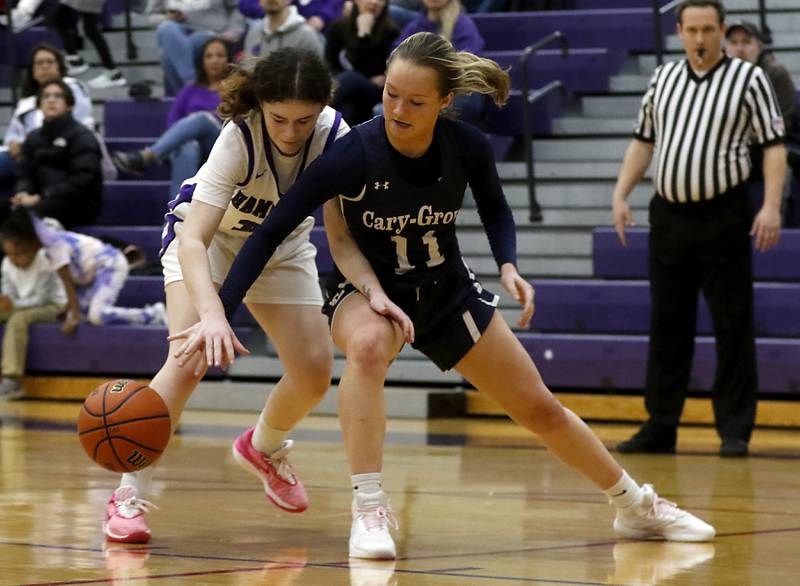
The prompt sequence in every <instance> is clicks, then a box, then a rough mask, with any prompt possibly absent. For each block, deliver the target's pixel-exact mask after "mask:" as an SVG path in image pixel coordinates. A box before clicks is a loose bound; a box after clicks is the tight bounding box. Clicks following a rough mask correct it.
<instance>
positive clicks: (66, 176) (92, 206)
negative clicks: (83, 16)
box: [11, 80, 103, 228]
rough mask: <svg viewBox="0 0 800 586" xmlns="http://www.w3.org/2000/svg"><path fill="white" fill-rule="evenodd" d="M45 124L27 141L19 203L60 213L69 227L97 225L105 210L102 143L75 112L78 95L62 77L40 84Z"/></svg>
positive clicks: (43, 214) (57, 216) (54, 214)
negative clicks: (73, 112)
mask: <svg viewBox="0 0 800 586" xmlns="http://www.w3.org/2000/svg"><path fill="white" fill-rule="evenodd" d="M37 97H38V102H39V108H41V110H42V112H43V113H44V124H43V125H42V127H41V128H38V129H36V130H34V131H33V132H31V133H30V134H29V135H28V137H27V138H26V139H25V143H24V144H23V145H22V161H21V164H20V173H19V178H18V180H17V186H16V194H15V195H14V196H13V197H12V198H11V203H12V204H13V205H21V206H25V207H28V208H31V209H32V210H33V211H35V212H36V213H37V214H38V215H39V216H40V217H50V218H55V219H57V220H58V221H59V222H61V224H63V225H64V227H65V228H72V227H74V226H78V225H84V224H91V223H92V222H94V221H95V219H96V218H97V216H98V214H99V213H100V206H101V200H102V191H103V177H102V172H101V168H100V158H101V155H100V145H99V144H98V142H97V139H96V138H95V137H94V134H92V132H91V131H90V130H89V129H88V128H86V127H85V126H83V125H82V124H80V123H79V122H77V121H76V120H75V119H74V118H73V117H72V107H73V106H74V105H75V96H74V95H73V93H72V90H71V89H70V88H69V86H68V85H67V84H66V83H64V82H63V81H61V80H52V81H48V82H45V83H43V84H42V85H41V87H40V88H39V93H38V96H37Z"/></svg>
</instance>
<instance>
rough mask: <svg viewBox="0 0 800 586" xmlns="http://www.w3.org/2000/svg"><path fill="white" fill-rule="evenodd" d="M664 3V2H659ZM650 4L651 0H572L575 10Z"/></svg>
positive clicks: (634, 6) (632, 6) (637, 6)
mask: <svg viewBox="0 0 800 586" xmlns="http://www.w3.org/2000/svg"><path fill="white" fill-rule="evenodd" d="M661 4H665V2H661ZM644 6H652V2H651V0H574V8H575V10H591V9H595V10H596V9H598V8H642V7H644Z"/></svg>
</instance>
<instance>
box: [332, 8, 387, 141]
mask: <svg viewBox="0 0 800 586" xmlns="http://www.w3.org/2000/svg"><path fill="white" fill-rule="evenodd" d="M398 36H400V29H399V27H398V26H397V25H396V24H395V23H394V21H393V20H392V19H391V17H390V16H389V11H388V9H387V2H386V0H355V2H354V4H353V9H352V10H351V11H350V14H349V15H348V16H344V17H342V18H340V19H338V20H335V21H334V22H333V23H331V26H330V29H329V30H328V42H327V44H326V45H325V56H326V57H327V59H328V64H329V65H330V67H331V69H332V70H333V71H334V72H336V81H337V82H338V83H337V85H338V87H337V89H336V94H335V95H334V97H333V103H332V104H331V105H332V106H333V107H334V108H335V109H336V110H339V111H340V112H341V113H342V116H344V119H345V120H346V121H347V123H348V124H349V125H350V126H354V125H356V124H359V123H361V122H364V121H366V120H369V119H370V118H372V108H373V106H375V104H377V103H378V102H380V101H381V96H382V95H383V84H384V82H385V81H386V76H385V75H384V74H385V72H386V60H387V59H388V58H389V53H390V52H391V50H392V44H393V43H394V41H395V39H396V38H397V37H398Z"/></svg>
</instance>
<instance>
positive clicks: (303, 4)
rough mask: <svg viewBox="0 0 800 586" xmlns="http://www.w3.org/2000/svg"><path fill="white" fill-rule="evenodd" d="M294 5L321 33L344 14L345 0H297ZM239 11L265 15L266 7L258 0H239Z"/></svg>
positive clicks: (249, 16) (259, 15) (245, 13)
mask: <svg viewBox="0 0 800 586" xmlns="http://www.w3.org/2000/svg"><path fill="white" fill-rule="evenodd" d="M294 5H295V6H297V11H298V12H299V13H300V15H301V16H303V17H305V19H306V21H307V22H308V24H309V25H311V26H312V27H313V28H314V30H316V31H317V32H320V33H321V32H322V31H323V30H325V28H327V26H328V25H329V24H330V23H331V22H332V21H334V20H336V19H337V18H339V17H340V16H342V9H343V8H344V0H295V3H294ZM239 12H241V13H242V14H244V15H245V16H246V17H247V18H263V17H264V9H263V8H261V5H260V4H259V3H258V0H239Z"/></svg>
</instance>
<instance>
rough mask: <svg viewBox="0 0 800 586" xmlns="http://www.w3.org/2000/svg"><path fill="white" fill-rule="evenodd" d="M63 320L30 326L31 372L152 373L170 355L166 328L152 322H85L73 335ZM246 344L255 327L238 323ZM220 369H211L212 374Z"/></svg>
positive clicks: (28, 367)
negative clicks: (67, 333) (64, 329)
mask: <svg viewBox="0 0 800 586" xmlns="http://www.w3.org/2000/svg"><path fill="white" fill-rule="evenodd" d="M60 328H61V326H60V324H36V325H33V326H31V329H30V344H29V346H28V364H27V372H29V373H49V372H54V373H69V374H87V375H89V374H90V375H134V376H147V375H153V374H155V373H156V372H158V370H159V369H160V368H161V365H162V364H163V363H164V359H165V357H166V355H167V348H168V345H167V329H166V328H165V327H152V326H92V325H88V324H83V325H81V326H80V327H79V328H78V331H77V333H76V334H75V335H74V336H70V337H67V336H65V335H64V334H62V333H61V329H60ZM234 331H235V332H236V335H237V336H238V337H239V339H240V340H241V341H242V343H243V344H245V345H247V343H248V339H249V338H250V336H251V335H252V334H253V333H254V331H255V328H252V327H249V326H239V327H235V328H234ZM215 374H216V375H220V374H221V372H220V371H219V370H216V372H211V375H212V376H213V375H215Z"/></svg>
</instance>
